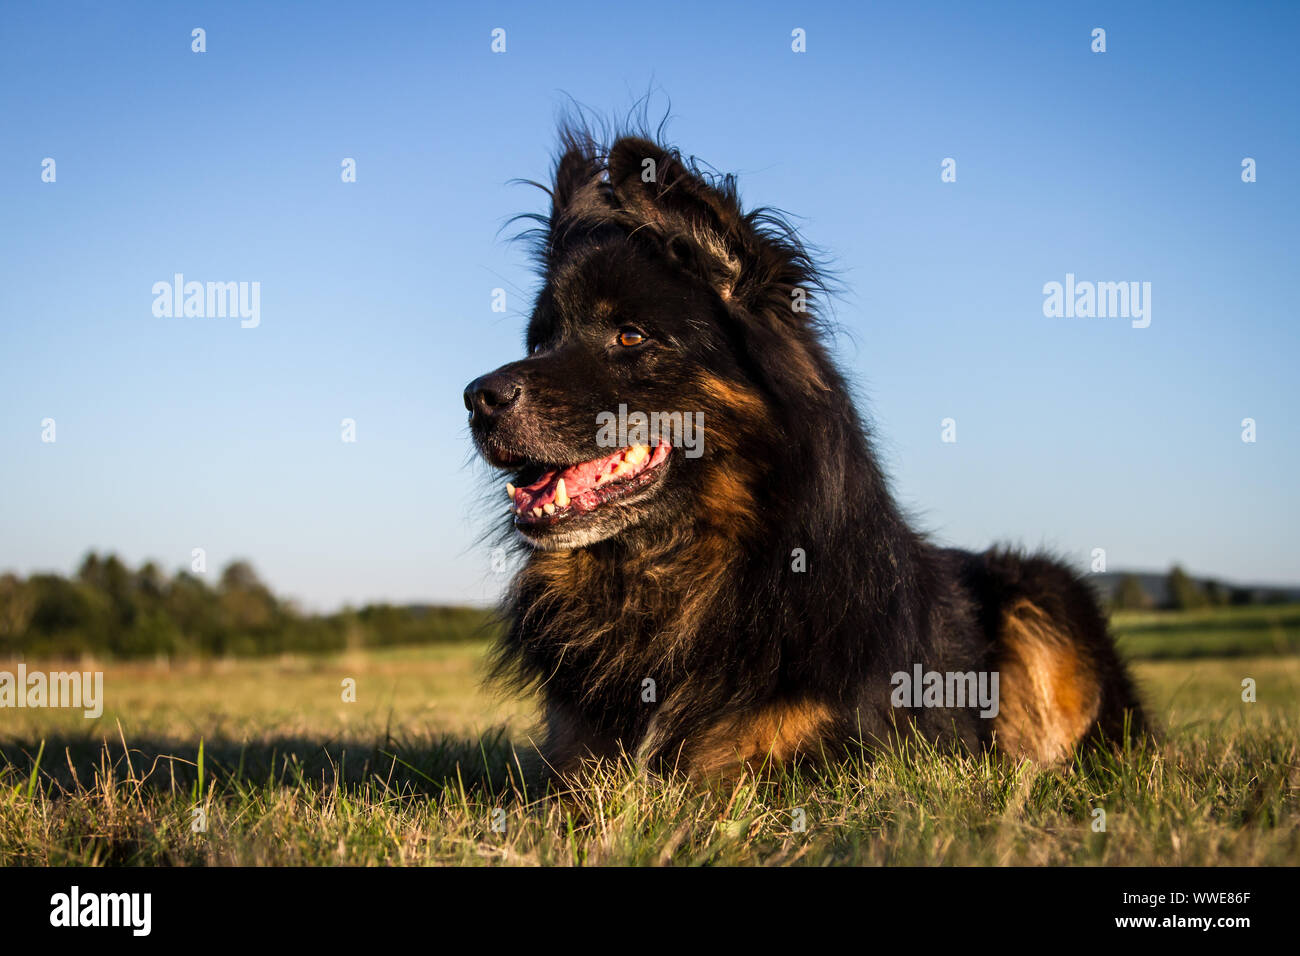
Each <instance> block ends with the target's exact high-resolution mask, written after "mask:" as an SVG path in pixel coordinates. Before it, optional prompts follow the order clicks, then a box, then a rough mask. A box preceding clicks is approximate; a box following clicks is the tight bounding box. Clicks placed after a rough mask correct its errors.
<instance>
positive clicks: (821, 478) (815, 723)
mask: <svg viewBox="0 0 1300 956" xmlns="http://www.w3.org/2000/svg"><path fill="white" fill-rule="evenodd" d="M549 192H550V193H551V198H552V207H551V211H550V214H549V215H548V216H539V217H533V218H536V219H537V220H538V222H539V224H540V225H539V228H538V229H535V230H533V231H532V236H533V238H534V239H535V251H536V254H537V258H538V260H539V264H540V267H541V271H542V277H543V280H544V285H543V287H542V289H541V292H540V294H539V295H538V298H537V302H536V305H535V307H534V310H533V313H532V318H531V320H530V321H529V324H528V332H527V356H526V357H525V358H522V359H520V360H519V361H516V362H512V363H510V364H508V365H504V366H502V367H501V368H499V369H497V370H496V371H494V372H492V373H490V374H487V375H484V376H482V377H481V378H478V379H475V380H474V381H473V382H471V383H470V385H469V387H468V388H467V389H466V390H465V403H466V405H467V407H468V408H469V409H470V412H471V416H470V422H471V427H472V431H473V435H474V439H475V441H476V443H477V445H478V447H479V449H480V451H481V452H482V454H483V455H484V456H485V457H486V459H487V460H488V462H489V463H490V464H491V465H493V466H494V467H496V468H499V469H503V470H505V471H507V472H508V473H509V474H508V477H509V483H508V485H507V493H508V494H509V496H510V504H511V518H510V520H511V524H512V526H513V532H514V537H515V538H516V539H517V540H518V541H519V542H520V543H521V547H524V548H526V550H527V554H526V557H525V559H524V562H523V566H522V569H521V570H520V572H519V574H518V576H517V577H516V579H515V581H514V584H513V587H512V589H511V592H510V595H509V597H508V603H507V608H506V615H507V620H508V627H507V631H506V634H505V637H504V638H503V640H502V642H501V644H500V645H499V647H498V649H497V659H496V665H497V666H496V672H497V674H498V675H499V676H502V677H505V678H506V679H508V680H512V681H514V682H515V683H516V684H517V685H518V686H520V687H521V688H522V687H529V686H532V687H536V688H539V689H540V691H541V694H542V697H543V700H544V703H545V711H546V721H547V735H546V742H545V746H544V748H543V750H544V756H545V757H546V758H547V759H548V760H549V762H550V763H551V764H552V765H553V766H554V767H556V768H558V769H559V770H561V771H564V770H566V769H569V768H571V767H573V766H575V765H576V764H577V762H579V761H580V760H581V759H582V758H583V757H585V756H588V755H594V756H609V755H615V754H617V753H619V752H627V753H630V754H635V755H638V756H639V757H640V758H641V759H643V760H645V761H647V763H648V764H650V765H653V766H657V767H662V766H663V765H664V764H665V763H666V764H668V765H675V766H678V767H681V768H683V769H685V770H687V771H688V772H690V773H692V774H695V775H701V776H711V775H714V774H726V773H728V772H729V771H730V770H732V769H736V768H738V767H740V766H743V765H744V764H749V765H750V766H754V765H756V764H761V763H765V762H768V761H770V762H772V763H782V762H787V761H791V760H794V759H796V758H798V757H800V756H810V757H814V758H821V757H824V756H825V755H828V754H833V753H837V752H843V751H844V749H845V748H846V747H847V746H848V745H850V744H852V743H853V742H855V741H864V742H868V743H883V742H887V741H889V740H893V739H897V735H898V733H899V732H900V731H904V732H907V733H917V734H920V735H922V736H924V737H926V738H928V739H931V740H934V741H939V742H944V741H947V742H952V741H954V740H955V741H961V742H964V743H965V744H967V745H969V746H970V747H972V748H977V749H978V748H981V747H986V746H990V745H996V747H997V748H998V749H1000V750H1002V751H1004V752H1009V753H1011V754H1015V755H1027V756H1030V757H1032V758H1034V759H1036V760H1039V761H1042V762H1045V763H1056V762H1060V761H1063V760H1067V759H1068V758H1069V757H1070V756H1071V755H1072V754H1073V753H1074V751H1075V750H1076V748H1078V747H1080V746H1081V745H1083V744H1085V743H1090V742H1094V741H1097V740H1100V739H1106V740H1109V741H1112V742H1115V741H1119V740H1121V739H1122V738H1123V737H1124V735H1125V734H1126V733H1127V732H1133V731H1140V730H1142V729H1143V728H1144V727H1145V724H1144V721H1143V716H1142V712H1141V709H1140V706H1139V703H1138V700H1137V696H1136V694H1135V692H1134V688H1133V685H1132V682H1131V681H1130V679H1129V677H1128V675H1127V674H1126V672H1125V669H1124V667H1123V665H1122V663H1121V661H1120V660H1119V658H1118V657H1117V655H1116V652H1115V647H1114V644H1113V642H1112V640H1111V638H1110V636H1109V634H1108V633H1107V629H1106V622H1105V619H1104V617H1103V615H1102V613H1101V612H1100V610H1099V608H1098V606H1097V603H1096V601H1095V599H1094V597H1093V595H1092V594H1091V592H1090V591H1089V589H1088V588H1087V587H1086V586H1085V585H1084V584H1083V583H1082V582H1081V581H1080V580H1079V579H1078V578H1077V577H1076V576H1075V575H1074V574H1073V573H1072V572H1071V571H1069V570H1067V569H1066V568H1065V567H1063V566H1062V565H1061V564H1059V563H1056V562H1054V561H1053V560H1051V559H1049V558H1045V557H1037V556H1023V555H1020V554H1016V553H1010V552H998V551H990V552H987V553H984V554H971V553H968V552H964V551H957V550H949V549H943V548H939V547H936V546H934V545H932V544H930V543H929V542H927V541H926V540H925V539H924V538H923V537H922V536H921V535H920V534H918V533H917V532H915V531H914V530H912V529H911V528H910V527H909V526H908V524H907V522H906V521H905V520H904V518H903V517H902V515H901V514H900V512H899V509H898V507H897V506H896V504H895V502H894V501H893V499H892V497H891V495H890V492H889V489H888V487H887V483H886V480H885V478H884V476H883V475H882V473H881V470H880V468H879V466H878V464H877V462H876V458H875V456H874V454H873V452H872V449H871V445H870V442H869V439H868V435H867V432H866V429H865V428H864V426H863V422H862V420H861V419H860V418H859V416H858V414H857V412H856V411H855V409H854V406H853V403H852V401H851V399H850V397H849V393H848V391H847V389H846V387H845V382H844V380H843V379H842V377H841V375H840V373H839V372H838V371H837V369H836V367H835V365H834V363H833V362H832V360H831V358H830V357H829V355H828V353H827V351H826V348H825V346H824V344H823V334H822V333H823V330H822V329H821V328H820V327H819V325H818V323H817V321H816V319H815V318H814V312H813V308H812V303H813V301H814V299H815V298H817V295H816V293H818V292H819V290H822V289H823V286H822V284H821V282H820V279H819V274H818V270H817V268H816V265H815V263H814V261H813V260H812V258H811V257H810V256H809V255H808V253H807V251H806V250H805V247H804V246H803V244H802V243H801V242H800V240H799V238H798V236H797V235H796V234H795V232H794V230H793V229H791V228H790V227H789V226H788V225H787V224H786V222H785V221H784V220H783V219H782V218H781V217H780V216H778V215H776V214H774V213H772V212H769V211H766V210H762V209H759V210H754V211H750V212H748V213H746V212H743V211H742V209H741V207H740V204H739V201H738V198H737V194H736V188H735V183H734V180H733V179H732V178H731V177H719V176H716V175H713V174H710V173H706V172H704V171H702V170H701V169H700V168H699V166H698V165H697V164H696V163H694V162H693V161H687V160H684V159H683V158H682V156H681V155H680V154H679V153H678V152H676V151H675V150H671V149H668V148H665V147H663V146H661V145H658V144H656V143H655V142H653V141H651V139H649V138H647V137H644V136H623V137H621V138H617V139H615V141H614V142H613V143H612V145H610V146H608V148H605V147H602V146H600V145H598V144H597V143H596V142H595V141H594V138H593V137H592V136H591V135H590V134H588V133H586V132H584V131H580V130H575V129H572V128H569V129H566V130H565V131H563V132H562V154H561V156H560V158H559V160H558V163H557V166H556V169H555V175H554V184H553V188H552V189H551V190H549ZM638 412H639V413H641V417H640V418H638V417H637V413H638ZM651 413H664V414H663V415H659V416H655V418H657V419H658V422H659V425H660V426H663V425H665V423H666V424H667V425H668V426H669V427H668V428H667V432H672V431H673V429H674V428H679V433H678V434H666V433H665V431H664V429H663V428H662V427H661V428H659V429H655V428H650V429H649V430H647V429H644V428H642V427H641V425H642V423H643V422H644V421H645V419H646V418H648V417H649V416H650V414H651ZM616 416H617V418H618V422H619V424H618V425H617V426H614V425H611V424H610V423H611V421H612V420H613V419H614V418H615V417H616ZM674 416H676V417H674ZM692 423H695V424H696V425H697V426H699V430H698V433H697V434H695V435H694V436H693V437H694V440H695V442H694V445H691V443H690V442H689V441H686V440H683V436H682V434H681V433H685V437H686V438H687V439H689V438H690V437H691V436H690V434H689V430H690V425H691V424H692ZM652 424H653V422H652ZM624 426H626V427H624ZM616 436H617V437H616ZM914 674H916V675H918V676H920V675H922V674H925V675H930V674H935V675H938V677H937V682H938V683H937V685H935V682H933V681H932V682H931V686H930V689H931V690H934V691H935V693H934V694H929V695H922V693H921V692H920V688H915V691H916V693H915V694H912V695H910V696H909V695H903V696H902V697H901V698H900V688H901V685H902V683H905V682H906V681H905V679H904V676H900V675H905V677H906V678H907V679H910V678H911V677H912V675H914ZM945 675H946V676H945ZM953 675H959V676H958V679H957V681H956V682H955V685H956V686H957V687H958V688H960V687H962V686H963V685H962V680H963V677H962V675H964V677H965V678H970V679H973V678H976V677H979V678H984V677H989V676H991V675H996V676H997V684H996V687H997V691H998V694H997V698H998V699H997V701H996V702H995V705H994V706H993V707H983V708H981V707H980V705H978V704H976V702H975V701H973V700H970V699H966V700H962V699H954V698H953V697H952V694H951V690H952V688H953V687H954V680H953ZM965 686H966V687H967V689H969V688H972V687H973V686H974V684H973V683H969V684H967V685H965ZM945 691H947V692H948V693H947V695H945V693H944V692H945ZM900 700H901V703H900Z"/></svg>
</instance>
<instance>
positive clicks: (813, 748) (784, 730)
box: [682, 701, 831, 777]
mask: <svg viewBox="0 0 1300 956" xmlns="http://www.w3.org/2000/svg"><path fill="white" fill-rule="evenodd" d="M830 720H831V712H830V708H828V707H827V706H826V705H825V704H820V703H815V702H813V701H795V702H792V703H782V704H774V705H772V706H769V707H764V708H762V709H761V710H757V711H751V712H748V713H745V714H740V715H738V716H735V717H730V718H727V719H725V720H722V721H719V722H718V723H716V724H714V725H713V726H711V727H709V728H707V729H706V730H704V731H702V732H701V733H700V734H698V735H696V736H695V737H693V738H692V739H691V740H688V741H687V742H686V746H685V748H684V750H683V753H682V757H683V763H684V764H685V766H686V769H687V770H688V772H689V773H690V774H691V775H692V776H699V777H712V776H718V775H727V774H728V773H729V772H737V771H739V770H740V769H741V767H742V765H747V766H748V767H749V769H750V770H758V769H759V768H760V767H762V766H764V765H773V766H775V765H780V764H785V763H789V762H790V761H791V760H793V759H794V758H795V757H796V756H798V755H799V754H810V753H816V752H817V749H818V744H819V742H820V740H821V735H822V732H823V730H824V729H825V727H826V726H827V724H829V723H830Z"/></svg>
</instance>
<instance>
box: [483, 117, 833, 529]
mask: <svg viewBox="0 0 1300 956" xmlns="http://www.w3.org/2000/svg"><path fill="white" fill-rule="evenodd" d="M564 145H565V149H564V150H563V153H562V155H561V157H560V159H559V161H558V163H557V166H556V170H555V178H554V184H553V188H552V189H551V196H552V209H551V213H550V215H549V216H547V217H539V218H540V221H541V223H542V225H541V228H540V229H538V230H535V234H534V237H533V238H534V239H535V242H536V252H537V256H538V260H539V262H540V264H541V268H542V275H543V279H544V283H543V287H542V290H541V292H540V293H539V295H538V298H537V302H536V304H535V306H534V308H533V312H532V316H531V319H530V321H529V323H528V333H527V355H526V356H525V357H524V358H522V359H520V360H519V361H516V362H511V363H509V364H507V365H503V366H502V367H500V368H498V369H497V370H496V371H493V372H490V373H488V374H486V375H483V376H481V377H479V378H476V379H475V380H474V381H472V382H470V384H469V386H468V387H467V388H466V389H465V394H464V399H465V405H466V407H467V408H468V409H469V411H470V426H471V429H472V432H473V435H474V440H475V442H476V443H477V445H478V448H479V450H480V451H481V452H482V454H483V456H484V457H485V458H486V459H487V461H488V462H489V463H490V464H491V465H492V466H494V467H496V468H499V469H502V470H503V471H505V472H507V475H506V476H505V482H504V483H506V491H507V494H508V495H509V498H510V504H511V520H512V521H513V523H514V526H515V528H516V529H517V531H518V532H519V534H520V535H522V536H523V538H524V539H525V540H527V541H528V542H529V543H530V544H532V545H534V546H535V547H538V548H542V549H547V550H558V549H565V548H575V547H583V546H586V545H590V544H593V543H595V542H597V541H601V540H605V539H608V538H612V537H615V536H620V535H622V536H628V535H632V534H636V533H638V532H649V531H650V530H652V529H653V528H655V527H663V526H665V525H667V524H670V523H679V522H683V521H701V520H703V521H709V522H715V523H717V524H718V525H719V526H720V527H725V528H726V529H727V532H726V533H728V534H735V535H739V534H742V533H744V531H745V530H746V529H750V528H756V527H761V525H762V523H763V521H764V519H765V515H764V509H765V508H768V507H771V506H772V505H773V503H772V502H771V501H770V500H769V497H770V496H769V494H768V492H770V491H772V490H773V488H774V487H776V486H773V485H772V483H771V482H767V481H765V480H764V479H765V476H767V475H769V474H770V472H771V470H772V468H773V467H774V466H775V465H777V464H778V463H781V462H783V461H788V459H789V458H790V457H791V455H792V452H793V450H794V449H795V448H796V447H797V446H798V445H799V444H800V442H799V441H798V434H797V433H798V430H799V429H800V428H804V429H808V428H813V429H816V428H819V427H822V426H821V425H820V424H819V423H818V422H817V421H809V420H808V417H809V416H810V415H811V416H816V415H817V414H819V410H818V409H817V408H816V407H815V406H818V405H822V404H824V400H825V396H826V395H827V393H828V392H830V391H831V390H832V389H831V383H829V382H828V376H834V371H833V369H832V368H831V367H830V365H829V363H828V362H827V360H826V357H825V354H824V353H823V351H822V349H821V346H820V345H819V343H818V341H817V334H816V329H815V327H814V326H813V324H812V322H811V321H810V311H809V310H810V308H811V296H812V295H813V293H814V291H815V289H817V288H819V287H820V286H819V281H818V278H817V273H816V270H815V269H814V268H813V266H812V263H811V262H810V260H809V258H808V256H807V254H806V253H805V251H804V248H803V246H802V245H801V244H800V243H799V241H798V239H797V237H796V236H795V234H794V232H793V230H791V229H789V228H788V227H787V226H785V224H784V222H783V220H781V219H780V217H778V216H775V215H774V214H772V213H770V212H767V211H764V210H757V211H754V212H750V213H748V214H745V213H743V212H742V211H741V208H740V205H739V202H738V200H737V197H736V190H735V185H734V181H733V180H732V179H731V178H730V177H716V176H712V175H708V174H705V173H702V172H701V171H700V170H699V169H698V168H697V167H696V166H695V164H694V163H690V162H687V161H684V160H683V159H682V157H681V156H680V154H678V153H677V152H676V151H674V150H670V149H666V148H664V147H661V146H658V145H656V144H654V143H652V142H650V141H649V140H648V139H644V138H641V137H624V138H621V139H618V140H617V141H615V142H614V143H613V145H612V146H611V147H610V148H609V149H608V151H605V150H603V149H601V148H599V147H598V146H596V145H595V144H594V143H593V142H592V140H591V139H590V138H589V137H587V136H585V135H578V134H574V133H566V134H565V143H564ZM820 411H824V409H821V410H820ZM806 464H807V466H808V467H815V466H814V465H813V464H812V463H806ZM760 489H764V491H763V492H762V493H760Z"/></svg>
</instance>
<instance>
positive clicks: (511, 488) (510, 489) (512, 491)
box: [506, 481, 515, 498]
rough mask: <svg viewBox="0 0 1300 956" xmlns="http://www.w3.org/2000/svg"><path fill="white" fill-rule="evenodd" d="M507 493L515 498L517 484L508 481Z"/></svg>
mask: <svg viewBox="0 0 1300 956" xmlns="http://www.w3.org/2000/svg"><path fill="white" fill-rule="evenodd" d="M506 494H508V495H509V496H510V497H511V498H514V496H515V486H514V485H512V484H510V482H508V481H507V482H506Z"/></svg>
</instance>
